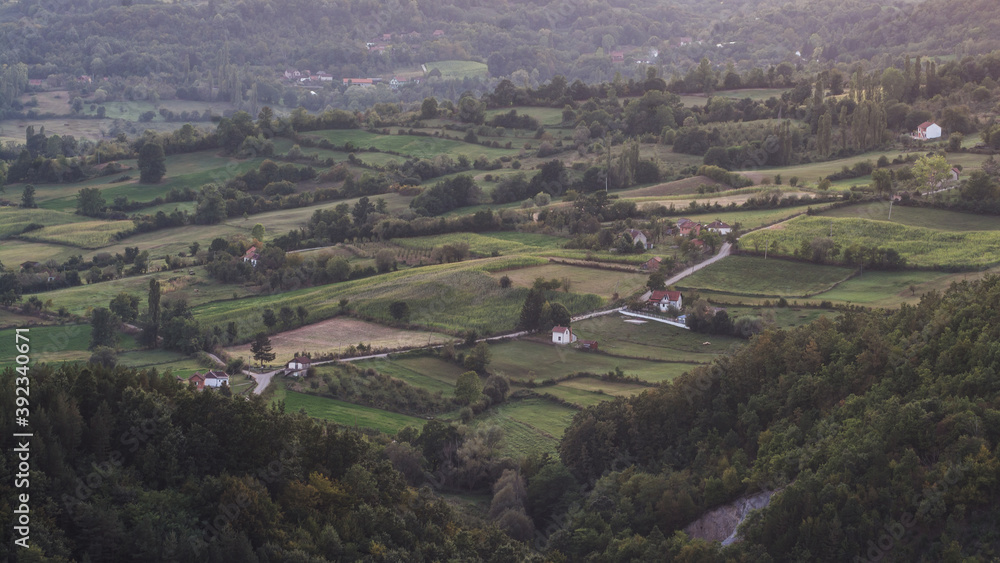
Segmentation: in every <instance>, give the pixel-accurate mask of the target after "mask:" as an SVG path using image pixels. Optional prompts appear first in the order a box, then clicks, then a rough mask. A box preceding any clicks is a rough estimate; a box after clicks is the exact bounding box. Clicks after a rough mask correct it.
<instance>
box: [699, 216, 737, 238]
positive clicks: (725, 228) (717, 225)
mask: <svg viewBox="0 0 1000 563" xmlns="http://www.w3.org/2000/svg"><path fill="white" fill-rule="evenodd" d="M705 228H706V229H708V230H710V231H712V232H715V233H719V234H720V235H728V234H729V233H730V231H732V230H733V228H732V227H731V226H729V225H727V224H726V223H723V222H722V221H719V220H715V221H712V222H711V223H709V224H708V225H707V226H706V227H705Z"/></svg>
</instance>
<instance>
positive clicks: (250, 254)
mask: <svg viewBox="0 0 1000 563" xmlns="http://www.w3.org/2000/svg"><path fill="white" fill-rule="evenodd" d="M258 260H260V253H259V252H257V247H256V246H251V247H250V248H248V249H247V252H246V254H244V255H243V261H244V262H250V265H251V266H253V267H254V268H256V267H257V261H258Z"/></svg>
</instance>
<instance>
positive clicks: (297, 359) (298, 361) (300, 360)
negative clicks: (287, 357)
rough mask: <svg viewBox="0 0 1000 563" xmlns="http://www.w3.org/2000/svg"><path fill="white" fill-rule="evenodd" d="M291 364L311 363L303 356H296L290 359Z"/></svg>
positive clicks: (310, 360)
mask: <svg viewBox="0 0 1000 563" xmlns="http://www.w3.org/2000/svg"><path fill="white" fill-rule="evenodd" d="M292 362H293V363H296V364H311V363H312V359H310V358H307V357H305V356H296V357H294V358H292Z"/></svg>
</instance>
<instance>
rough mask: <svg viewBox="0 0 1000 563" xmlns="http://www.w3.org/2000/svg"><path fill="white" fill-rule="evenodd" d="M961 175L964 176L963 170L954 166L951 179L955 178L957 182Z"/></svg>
mask: <svg viewBox="0 0 1000 563" xmlns="http://www.w3.org/2000/svg"><path fill="white" fill-rule="evenodd" d="M961 177H962V171H961V170H959V169H958V168H952V169H951V179H952V180H954V181H956V182H957V181H958V180H959V178H961Z"/></svg>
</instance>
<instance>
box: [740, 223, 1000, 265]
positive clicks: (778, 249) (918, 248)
mask: <svg viewBox="0 0 1000 563" xmlns="http://www.w3.org/2000/svg"><path fill="white" fill-rule="evenodd" d="M777 227H778V228H771V229H765V230H762V231H756V232H753V233H750V234H748V235H746V236H744V237H743V239H741V241H740V244H741V246H742V247H743V248H746V249H753V248H761V249H763V248H764V247H765V245H767V244H770V245H771V252H772V253H773V254H775V255H778V256H785V255H791V254H792V253H793V252H794V249H796V248H798V247H799V246H800V245H801V244H802V241H803V240H805V241H811V240H813V239H815V238H818V237H827V236H830V233H831V232H832V233H833V240H834V242H835V243H836V244H839V245H840V246H841V247H842V248H844V247H847V246H850V245H852V244H861V245H863V246H866V247H873V246H874V247H880V248H892V249H895V250H896V251H897V252H899V254H900V255H902V256H903V257H905V258H906V259H907V264H908V265H910V266H918V267H928V268H959V267H962V268H987V267H990V266H993V265H995V264H998V263H1000V232H997V231H966V232H944V231H938V230H934V229H927V228H923V227H909V226H906V225H901V224H898V223H890V222H888V221H872V220H867V219H856V218H838V217H796V218H795V219H792V220H791V221H788V222H785V223H782V224H780V225H778V226H777Z"/></svg>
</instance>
